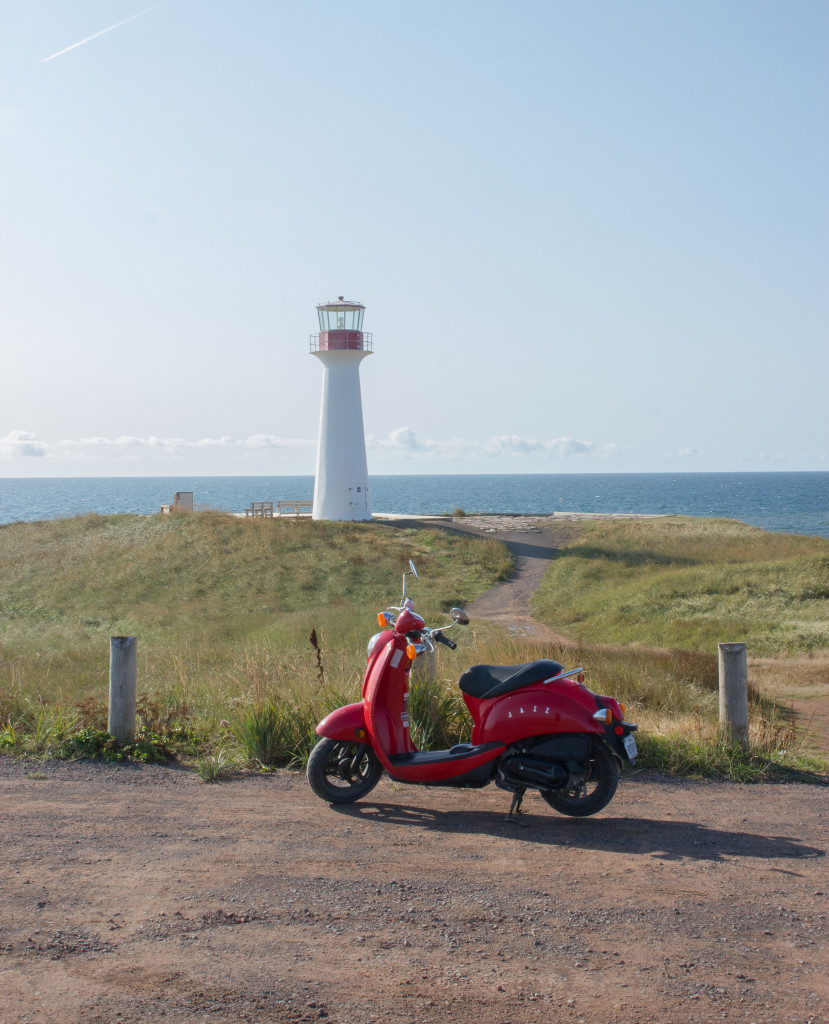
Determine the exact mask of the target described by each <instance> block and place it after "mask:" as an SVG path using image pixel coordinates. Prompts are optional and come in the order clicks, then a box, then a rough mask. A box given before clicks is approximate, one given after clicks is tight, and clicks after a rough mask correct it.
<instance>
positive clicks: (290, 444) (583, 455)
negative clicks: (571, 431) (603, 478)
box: [0, 427, 691, 462]
mask: <svg viewBox="0 0 829 1024" xmlns="http://www.w3.org/2000/svg"><path fill="white" fill-rule="evenodd" d="M366 443H367V446H368V448H369V450H370V451H372V452H373V453H374V454H375V455H376V456H378V457H380V458H383V457H384V456H386V457H391V456H397V457H400V456H401V455H405V456H410V457H411V456H416V457H425V458H430V459H440V460H447V461H455V460H462V459H463V460H467V461H468V460H487V461H489V460H497V459H530V460H536V461H538V460H541V459H545V460H550V459H555V460H559V461H561V460H566V459H591V460H597V459H599V460H604V459H612V458H614V457H616V456H619V455H621V454H623V452H624V449H623V448H622V447H621V446H620V445H617V444H597V443H596V442H594V441H585V440H580V439H578V438H575V437H554V438H549V439H546V440H537V439H535V438H526V437H520V436H518V435H517V434H500V435H496V436H493V437H490V438H487V439H486V440H483V441H475V440H469V439H468V438H462V437H452V438H447V439H443V440H438V439H435V438H427V439H425V440H421V439H420V438H419V437H418V435H417V432H416V431H414V430H413V429H412V428H411V427H399V428H398V429H397V430H393V431H392V432H391V433H390V434H389V435H388V437H385V438H379V437H375V436H374V435H369V436H368V437H367V438H366ZM316 444H317V442H316V439H313V440H309V439H307V438H296V437H281V436H280V435H279V434H251V435H250V436H249V437H241V438H237V437H232V436H230V435H228V434H225V435H222V436H221V437H203V438H199V439H197V440H188V439H187V438H183V437H158V436H156V435H155V434H153V435H151V436H150V437H133V436H131V435H120V436H118V437H100V436H93V437H81V438H68V439H65V440H61V441H54V442H47V441H43V440H41V438H39V437H38V436H37V434H32V433H30V432H29V431H26V430H13V431H12V432H11V433H10V434H7V435H6V436H5V437H3V438H0V458H19V457H29V456H37V457H40V458H47V459H63V460H70V461H77V462H81V461H87V462H94V461H100V460H103V459H106V460H108V461H112V460H116V461H124V462H130V461H136V460H143V461H150V460H152V461H161V460H164V459H176V458H182V457H186V456H192V457H206V456H208V455H210V454H220V453H224V454H232V455H234V456H236V457H238V458H239V459H253V458H256V457H257V456H258V455H262V454H264V453H266V452H268V451H274V450H279V449H282V450H285V449H292V450H301V449H306V450H307V449H309V448H310V449H314V448H316ZM688 451H691V450H690V449H689V450H688Z"/></svg>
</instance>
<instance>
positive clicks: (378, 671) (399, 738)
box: [363, 630, 415, 772]
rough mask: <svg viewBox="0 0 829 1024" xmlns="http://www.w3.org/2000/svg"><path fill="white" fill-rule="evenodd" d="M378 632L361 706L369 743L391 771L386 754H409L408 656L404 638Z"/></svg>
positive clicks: (410, 747)
mask: <svg viewBox="0 0 829 1024" xmlns="http://www.w3.org/2000/svg"><path fill="white" fill-rule="evenodd" d="M387 633H388V636H387V635H386V633H381V635H380V636H379V637H378V638H377V642H376V644H375V645H374V650H373V651H372V652H371V655H370V656H369V661H368V666H367V668H366V675H365V679H364V681H363V705H364V707H365V719H366V726H367V729H368V734H369V739H370V742H371V746H372V748H373V750H374V752H375V754H377V756H378V758H379V759H380V761H381V763H382V765H383V767H384V768H385V769H386V770H387V771H389V772H391V771H392V768H393V766H392V762H391V760H390V757H391V756H393V755H395V754H407V753H413V752H414V750H415V745H414V743H412V738H411V736H410V735H409V677H408V672H407V669H408V668H409V664H410V661H409V656H408V655H407V654H406V640H405V638H404V637H401V636H398V634H397V633H395V632H394V631H393V630H388V631H387Z"/></svg>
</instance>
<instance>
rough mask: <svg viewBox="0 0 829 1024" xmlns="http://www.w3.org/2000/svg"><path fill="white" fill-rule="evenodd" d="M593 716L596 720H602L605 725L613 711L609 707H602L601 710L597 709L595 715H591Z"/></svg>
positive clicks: (611, 716)
mask: <svg viewBox="0 0 829 1024" xmlns="http://www.w3.org/2000/svg"><path fill="white" fill-rule="evenodd" d="M593 718H595V720H596V721H597V722H604V724H605V725H607V724H608V722H610V720H611V719H612V718H613V712H612V711H611V710H610V708H602V709H601V711H597V712H596V713H595V715H593Z"/></svg>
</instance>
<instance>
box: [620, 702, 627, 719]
mask: <svg viewBox="0 0 829 1024" xmlns="http://www.w3.org/2000/svg"><path fill="white" fill-rule="evenodd" d="M619 710H620V711H621V712H622V718H624V717H625V710H626V708H625V705H624V704H619Z"/></svg>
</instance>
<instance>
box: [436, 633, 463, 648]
mask: <svg viewBox="0 0 829 1024" xmlns="http://www.w3.org/2000/svg"><path fill="white" fill-rule="evenodd" d="M432 639H433V640H436V641H437V642H438V643H439V644H444V645H445V646H446V647H448V648H449V650H450V651H454V650H455V648H456V647H457V646H458V645H457V644H456V643H455V642H454V641H452V640H447V638H446V637H445V636H444V635H443V633H441V631H440V630H439V629H433V630H432Z"/></svg>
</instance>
